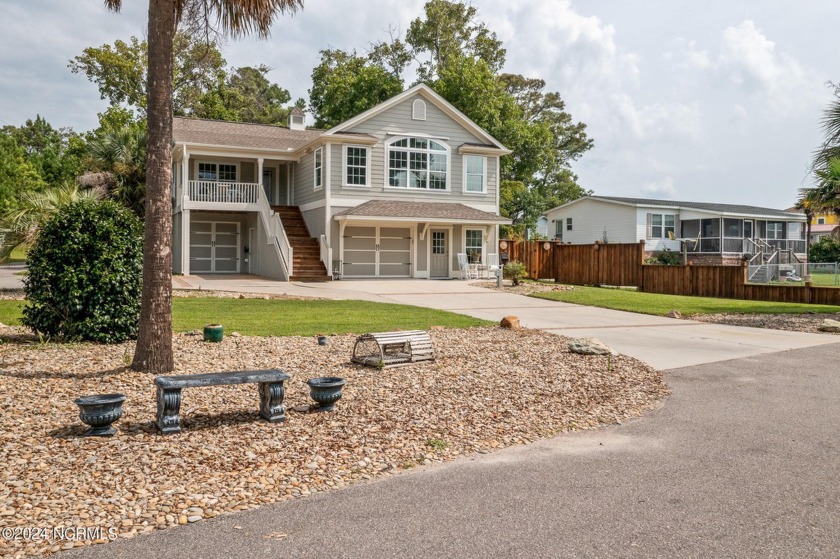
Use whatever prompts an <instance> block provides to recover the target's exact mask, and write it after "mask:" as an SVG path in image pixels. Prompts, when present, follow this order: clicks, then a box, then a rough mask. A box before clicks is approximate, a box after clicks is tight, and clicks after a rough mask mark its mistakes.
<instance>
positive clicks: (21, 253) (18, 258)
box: [9, 246, 27, 262]
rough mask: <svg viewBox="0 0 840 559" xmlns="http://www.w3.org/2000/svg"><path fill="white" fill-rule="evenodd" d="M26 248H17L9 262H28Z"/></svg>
mask: <svg viewBox="0 0 840 559" xmlns="http://www.w3.org/2000/svg"><path fill="white" fill-rule="evenodd" d="M26 250H27V249H26V247H21V246H18V247H15V249H14V250H13V251H12V254H11V255H9V262H26Z"/></svg>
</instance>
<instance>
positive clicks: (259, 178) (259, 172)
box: [255, 157, 271, 206]
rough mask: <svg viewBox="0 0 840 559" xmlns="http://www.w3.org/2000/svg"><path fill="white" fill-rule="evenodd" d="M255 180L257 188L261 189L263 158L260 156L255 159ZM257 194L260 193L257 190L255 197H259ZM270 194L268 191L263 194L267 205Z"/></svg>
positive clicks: (269, 202) (269, 201) (269, 200)
mask: <svg viewBox="0 0 840 559" xmlns="http://www.w3.org/2000/svg"><path fill="white" fill-rule="evenodd" d="M255 182H256V183H257V184H258V185H259V188H260V189H262V187H263V158H262V157H260V158H259V159H257V180H256V181H255ZM259 194H260V193H259V192H257V199H259ZM270 196H271V193H270V192H269V193H268V194H266V195H265V197H266V199H267V200H268V205H269V206H270V205H271V198H270Z"/></svg>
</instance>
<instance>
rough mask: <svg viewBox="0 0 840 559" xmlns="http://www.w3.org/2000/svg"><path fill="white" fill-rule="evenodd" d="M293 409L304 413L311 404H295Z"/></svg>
mask: <svg viewBox="0 0 840 559" xmlns="http://www.w3.org/2000/svg"><path fill="white" fill-rule="evenodd" d="M292 411H296V412H300V413H304V412H308V411H309V404H304V405H302V406H295V407H293V408H292Z"/></svg>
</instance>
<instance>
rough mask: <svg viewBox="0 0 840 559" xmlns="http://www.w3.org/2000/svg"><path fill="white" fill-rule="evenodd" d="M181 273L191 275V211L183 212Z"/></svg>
mask: <svg viewBox="0 0 840 559" xmlns="http://www.w3.org/2000/svg"><path fill="white" fill-rule="evenodd" d="M181 273H182V274H184V275H185V276H188V275H190V210H181Z"/></svg>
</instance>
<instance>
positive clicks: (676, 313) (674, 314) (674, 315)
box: [665, 309, 682, 318]
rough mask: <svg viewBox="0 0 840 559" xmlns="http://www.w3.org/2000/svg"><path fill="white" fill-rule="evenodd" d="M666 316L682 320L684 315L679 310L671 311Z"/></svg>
mask: <svg viewBox="0 0 840 559" xmlns="http://www.w3.org/2000/svg"><path fill="white" fill-rule="evenodd" d="M665 316H667V317H668V318H682V313H681V312H680V311H678V310H677V309H671V310H670V311H668V312H666V313H665Z"/></svg>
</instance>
